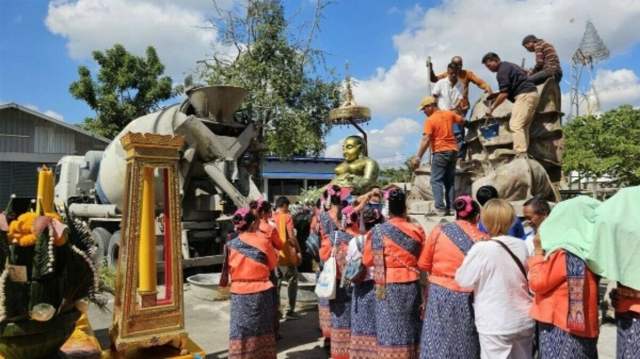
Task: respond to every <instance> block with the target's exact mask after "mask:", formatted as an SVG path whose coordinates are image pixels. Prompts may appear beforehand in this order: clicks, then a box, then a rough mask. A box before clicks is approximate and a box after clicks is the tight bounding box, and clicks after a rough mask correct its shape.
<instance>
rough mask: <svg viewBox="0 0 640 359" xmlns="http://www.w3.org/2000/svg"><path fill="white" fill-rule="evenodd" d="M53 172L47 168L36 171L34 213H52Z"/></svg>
mask: <svg viewBox="0 0 640 359" xmlns="http://www.w3.org/2000/svg"><path fill="white" fill-rule="evenodd" d="M53 187H54V181H53V172H52V171H51V169H49V168H47V166H42V167H41V168H39V169H38V192H37V195H36V213H38V214H40V213H43V212H44V213H51V212H53Z"/></svg>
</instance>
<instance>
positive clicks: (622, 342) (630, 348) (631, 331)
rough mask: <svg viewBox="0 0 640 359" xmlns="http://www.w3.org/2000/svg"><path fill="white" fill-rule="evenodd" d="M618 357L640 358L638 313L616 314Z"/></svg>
mask: <svg viewBox="0 0 640 359" xmlns="http://www.w3.org/2000/svg"><path fill="white" fill-rule="evenodd" d="M616 325H617V326H618V341H617V343H616V352H617V356H616V358H618V359H637V358H640V315H638V314H637V313H622V314H616Z"/></svg>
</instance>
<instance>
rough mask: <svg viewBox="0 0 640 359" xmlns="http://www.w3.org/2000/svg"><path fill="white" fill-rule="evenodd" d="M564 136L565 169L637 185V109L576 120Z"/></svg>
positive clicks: (639, 117)
mask: <svg viewBox="0 0 640 359" xmlns="http://www.w3.org/2000/svg"><path fill="white" fill-rule="evenodd" d="M564 133H565V154H564V158H563V165H564V168H565V169H566V170H568V171H577V172H579V173H580V174H582V175H585V176H590V177H595V178H598V177H601V176H603V175H609V176H611V177H612V178H614V179H615V180H616V181H617V182H618V183H619V184H620V185H638V184H640V110H638V109H634V108H633V107H632V106H630V105H624V106H620V107H619V108H617V109H614V110H611V111H608V112H606V113H604V114H602V115H601V116H597V117H596V116H581V117H577V118H575V119H573V120H572V121H571V122H570V123H569V124H568V125H567V126H566V127H565V129H564Z"/></svg>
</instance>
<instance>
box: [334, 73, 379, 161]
mask: <svg viewBox="0 0 640 359" xmlns="http://www.w3.org/2000/svg"><path fill="white" fill-rule="evenodd" d="M345 67H346V73H347V74H346V78H345V90H344V93H343V94H342V97H343V99H344V101H343V102H342V104H341V105H340V107H338V108H334V109H333V110H331V111H329V122H331V123H333V124H335V125H352V126H353V127H355V128H356V129H357V130H358V131H359V132H360V133H361V134H362V138H363V139H364V142H365V148H364V151H363V152H364V154H365V155H366V154H367V153H368V148H367V147H368V146H367V133H366V132H365V131H364V130H363V129H362V127H360V124H361V123H367V122H369V120H371V110H370V109H369V108H368V107H365V106H360V105H358V104H357V103H356V100H355V99H354V97H353V89H352V83H351V82H352V81H351V75H349V64H348V63H347V65H346V66H345Z"/></svg>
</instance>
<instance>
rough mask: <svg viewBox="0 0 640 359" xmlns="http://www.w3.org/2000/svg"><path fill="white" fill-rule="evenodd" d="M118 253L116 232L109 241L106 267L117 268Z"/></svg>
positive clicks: (117, 234)
mask: <svg viewBox="0 0 640 359" xmlns="http://www.w3.org/2000/svg"><path fill="white" fill-rule="evenodd" d="M119 253H120V231H116V232H115V233H114V234H113V235H112V236H111V239H109V247H108V249H107V266H108V267H109V268H111V269H115V268H116V267H117V266H118V257H119Z"/></svg>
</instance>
